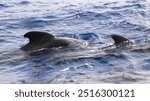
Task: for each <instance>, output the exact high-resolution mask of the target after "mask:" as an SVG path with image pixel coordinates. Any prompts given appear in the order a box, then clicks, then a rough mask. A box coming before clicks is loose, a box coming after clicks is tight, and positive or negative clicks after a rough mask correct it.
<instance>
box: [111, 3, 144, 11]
mask: <svg viewBox="0 0 150 101" xmlns="http://www.w3.org/2000/svg"><path fill="white" fill-rule="evenodd" d="M110 8H111V9H113V10H121V9H144V8H145V5H142V4H132V5H124V6H120V7H110Z"/></svg>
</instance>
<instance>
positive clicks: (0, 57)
mask: <svg viewBox="0 0 150 101" xmlns="http://www.w3.org/2000/svg"><path fill="white" fill-rule="evenodd" d="M0 9H1V10H0V83H6V84H7V83H8V84H13V83H15V84H22V83H23V84H26V83H27V84H32V83H38V84H39V83H40V84H45V83H46V84H47V83H54V84H55V83H60V84H64V83H69V84H70V83H73V84H76V83H79V84H81V83H86V84H87V83H89V84H91V83H98V84H99V83H134V84H135V83H150V51H144V52H143V51H142V52H130V51H128V49H127V50H123V51H121V52H117V53H113V52H112V53H109V54H107V53H104V52H102V51H96V49H97V48H101V47H104V46H107V45H109V44H113V43H114V42H113V40H112V39H111V37H110V36H111V34H118V35H122V36H125V37H128V38H129V39H131V40H134V41H135V43H146V47H150V44H149V43H150V1H149V0H0ZM29 31H45V32H49V33H53V34H54V35H56V36H58V37H59V36H61V37H71V38H76V39H81V40H86V41H89V42H92V43H94V45H93V46H92V47H90V50H89V48H88V49H84V50H75V51H69V50H68V51H59V50H58V51H57V52H53V53H48V54H44V55H38V56H35V55H34V56H31V55H29V54H28V53H26V52H24V51H22V50H20V47H22V46H23V45H25V44H27V43H28V39H26V38H24V37H23V35H24V34H25V33H26V32H29Z"/></svg>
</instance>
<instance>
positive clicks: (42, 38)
mask: <svg viewBox="0 0 150 101" xmlns="http://www.w3.org/2000/svg"><path fill="white" fill-rule="evenodd" d="M24 37H26V38H28V39H29V43H28V44H26V45H25V46H23V47H21V49H22V50H24V51H35V50H40V49H51V48H77V47H84V46H87V45H88V44H89V43H88V42H87V41H84V40H78V39H74V38H64V37H56V36H54V35H52V34H50V33H47V32H40V31H30V32H27V33H26V34H25V35H24Z"/></svg>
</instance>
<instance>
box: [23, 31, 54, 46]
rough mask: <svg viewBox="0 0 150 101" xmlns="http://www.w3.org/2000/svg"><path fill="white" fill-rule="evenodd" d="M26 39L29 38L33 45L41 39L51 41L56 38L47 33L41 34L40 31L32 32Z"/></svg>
mask: <svg viewBox="0 0 150 101" xmlns="http://www.w3.org/2000/svg"><path fill="white" fill-rule="evenodd" d="M24 37H27V38H29V42H30V43H32V42H36V41H39V40H41V39H43V38H44V39H49V41H50V40H53V39H54V38H55V36H54V35H51V34H49V33H47V32H39V31H31V32H28V33H26V34H25V35H24Z"/></svg>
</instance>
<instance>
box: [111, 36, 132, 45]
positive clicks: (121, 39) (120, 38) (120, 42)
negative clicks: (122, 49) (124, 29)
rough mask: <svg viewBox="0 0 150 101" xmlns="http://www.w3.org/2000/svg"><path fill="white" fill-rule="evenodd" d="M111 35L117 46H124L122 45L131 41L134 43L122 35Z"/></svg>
mask: <svg viewBox="0 0 150 101" xmlns="http://www.w3.org/2000/svg"><path fill="white" fill-rule="evenodd" d="M111 37H112V39H113V40H114V41H115V43H114V45H116V46H117V47H118V46H120V45H121V46H122V45H127V44H129V43H132V42H131V41H130V40H129V39H127V38H125V37H123V36H120V35H116V34H112V35H111Z"/></svg>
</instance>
